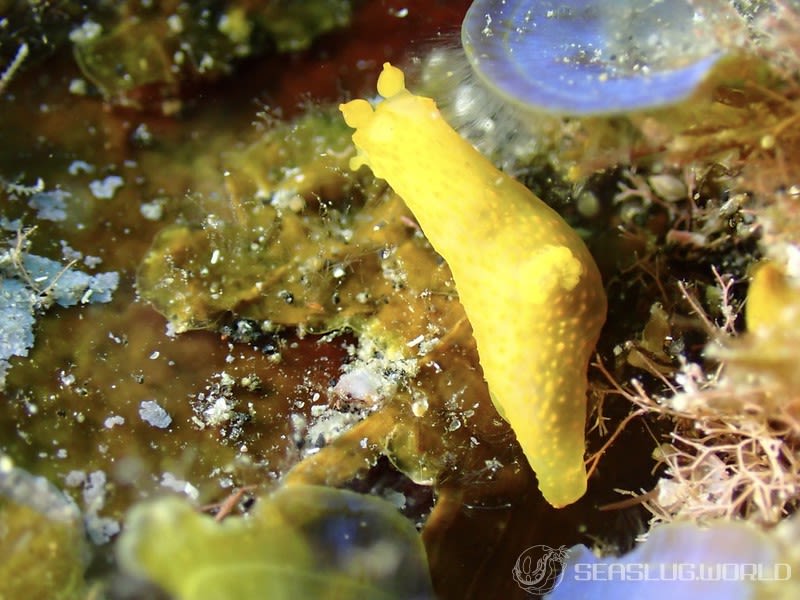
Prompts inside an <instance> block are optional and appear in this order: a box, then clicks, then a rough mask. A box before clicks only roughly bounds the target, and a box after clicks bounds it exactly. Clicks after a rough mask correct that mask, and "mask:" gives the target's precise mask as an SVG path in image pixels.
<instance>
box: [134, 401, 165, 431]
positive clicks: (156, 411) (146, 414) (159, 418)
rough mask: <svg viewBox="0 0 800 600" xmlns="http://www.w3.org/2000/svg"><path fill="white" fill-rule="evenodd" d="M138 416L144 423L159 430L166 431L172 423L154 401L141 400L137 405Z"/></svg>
mask: <svg viewBox="0 0 800 600" xmlns="http://www.w3.org/2000/svg"><path fill="white" fill-rule="evenodd" d="M139 416H140V417H141V418H142V421H144V422H145V423H147V424H149V425H152V426H153V427H158V428H159V429H166V428H167V427H169V425H170V423H172V417H170V416H169V414H168V413H167V411H166V410H164V409H163V408H161V405H159V403H158V402H156V401H155V400H143V401H142V402H141V404H139Z"/></svg>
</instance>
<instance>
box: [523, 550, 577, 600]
mask: <svg viewBox="0 0 800 600" xmlns="http://www.w3.org/2000/svg"><path fill="white" fill-rule="evenodd" d="M566 562H567V547H566V546H559V547H558V548H551V547H550V546H531V547H530V548H526V549H525V550H524V551H523V552H522V554H520V555H519V557H518V558H517V562H516V563H515V564H514V568H513V569H512V571H511V574H512V576H513V577H514V581H516V582H517V584H518V585H519V587H521V588H522V589H523V590H525V591H526V592H528V593H530V594H546V593H547V592H549V591H551V590H552V589H553V588H554V587H556V586H557V585H558V584H559V583H561V580H562V579H563V578H564V563H566Z"/></svg>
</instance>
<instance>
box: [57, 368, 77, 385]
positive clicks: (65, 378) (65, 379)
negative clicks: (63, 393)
mask: <svg viewBox="0 0 800 600" xmlns="http://www.w3.org/2000/svg"><path fill="white" fill-rule="evenodd" d="M58 378H59V379H60V380H61V385H63V386H64V387H69V386H71V385H72V384H73V383H75V375H73V374H72V373H65V372H64V371H61V373H59V375H58Z"/></svg>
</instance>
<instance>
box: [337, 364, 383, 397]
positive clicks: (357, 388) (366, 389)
mask: <svg viewBox="0 0 800 600" xmlns="http://www.w3.org/2000/svg"><path fill="white" fill-rule="evenodd" d="M382 383H383V379H382V378H381V376H380V374H379V373H376V372H375V371H372V370H370V369H368V368H366V367H363V366H360V367H356V368H355V369H353V370H352V371H350V372H348V373H345V374H344V375H342V376H341V377H340V378H339V381H338V382H337V383H336V385H335V386H334V387H333V393H334V394H337V395H339V396H343V397H346V398H352V399H354V400H359V401H361V402H370V403H372V402H376V401H377V400H379V395H380V391H381V386H382Z"/></svg>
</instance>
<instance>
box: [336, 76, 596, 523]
mask: <svg viewBox="0 0 800 600" xmlns="http://www.w3.org/2000/svg"><path fill="white" fill-rule="evenodd" d="M378 93H379V94H380V95H381V96H382V97H383V98H384V100H383V101H382V102H380V103H379V104H378V105H377V107H376V108H375V109H373V108H372V106H371V105H370V103H369V102H367V101H366V100H353V101H351V102H348V103H347V104H343V105H341V106H340V109H341V111H342V113H343V115H344V118H345V121H346V122H347V124H348V125H349V126H350V127H353V128H355V129H356V131H355V133H354V134H353V142H354V143H355V146H356V149H357V155H356V156H354V157H353V158H352V159H351V163H350V166H351V168H353V169H358V168H359V167H360V166H361V165H367V166H368V167H369V168H370V169H372V172H373V173H374V174H375V176H376V177H380V178H382V179H385V180H386V181H387V182H388V183H389V185H390V186H391V187H392V188H393V189H394V191H395V192H396V193H397V194H399V195H400V197H402V198H403V200H404V201H405V202H406V204H407V205H408V207H409V208H410V209H411V211H412V212H413V213H414V216H415V217H416V218H417V221H418V222H419V224H420V226H421V227H422V230H423V232H424V233H425V235H426V236H427V238H428V240H429V241H430V243H431V244H432V245H433V247H434V248H435V249H436V250H437V252H439V254H441V255H442V256H443V257H444V258H445V260H446V261H447V263H448V265H449V266H450V270H451V272H452V274H453V279H454V281H455V284H456V288H457V290H458V295H459V299H460V301H461V303H462V305H463V306H464V309H465V311H466V313H467V316H468V317H469V320H470V323H471V325H472V329H473V334H474V336H475V341H476V343H477V347H478V354H479V356H480V363H481V366H482V368H483V374H484V378H485V379H486V381H487V383H488V385H489V390H490V392H491V395H492V400H493V402H494V404H495V406H496V408H497V411H498V412H499V413H500V415H501V416H503V418H505V419H506V420H507V421H508V423H509V424H510V425H511V428H512V429H513V431H514V433H515V434H516V437H517V440H518V441H519V444H520V445H521V447H522V449H523V451H524V453H525V456H526V457H527V459H528V462H529V463H530V465H531V467H532V468H533V470H534V471H535V473H536V476H537V478H538V480H539V488H540V489H541V491H542V494H543V495H544V497H545V499H546V500H547V501H548V502H550V503H551V504H552V505H553V506H557V507H561V506H565V505H567V504H570V503H572V502H574V501H575V500H577V499H578V498H580V497H581V496H582V495H583V494H584V492H585V491H586V470H585V468H584V461H583V455H584V426H585V420H586V389H587V376H586V371H587V367H588V361H589V357H590V355H591V352H592V350H593V348H594V346H595V344H596V342H597V338H598V336H599V334H600V328H601V327H602V325H603V322H604V321H605V314H606V298H605V293H604V290H603V286H602V282H601V279H600V273H599V271H598V269H597V265H596V264H595V262H594V260H593V259H592V256H591V255H590V254H589V251H588V249H587V248H586V246H585V244H584V243H583V241H582V240H581V239H580V237H579V236H578V235H577V234H576V233H575V231H573V230H572V229H571V228H570V227H569V226H568V225H567V224H566V223H565V222H564V220H563V219H562V218H561V217H560V216H559V215H558V214H557V213H556V212H555V211H554V210H552V209H551V208H550V207H549V206H547V205H546V204H545V203H544V202H542V201H541V200H540V199H539V198H537V197H536V196H535V195H534V194H533V193H532V192H530V191H529V190H528V189H527V188H525V187H524V186H523V185H522V184H520V183H519V182H517V181H515V180H514V179H512V178H511V177H509V176H508V175H506V174H504V173H501V172H500V171H498V170H497V169H495V167H494V166H493V165H492V164H491V163H490V162H489V161H488V160H487V159H485V158H484V157H483V156H482V155H481V154H480V153H478V152H477V151H476V150H475V149H474V148H473V147H472V146H471V145H470V144H469V143H467V142H466V141H465V140H463V139H462V138H461V137H460V136H459V135H458V133H456V132H455V131H454V130H453V129H452V128H451V127H450V126H449V125H448V124H447V123H446V122H445V120H444V119H443V118H442V116H441V114H440V113H439V111H438V109H437V107H436V104H435V103H434V101H433V100H432V99H430V98H425V97H421V96H415V95H413V94H411V93H410V92H409V91H408V90H406V88H405V82H404V76H403V72H402V71H401V70H400V69H397V68H396V67H393V66H391V65H390V64H389V63H386V64H384V66H383V72H382V73H381V75H380V77H379V79H378Z"/></svg>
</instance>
